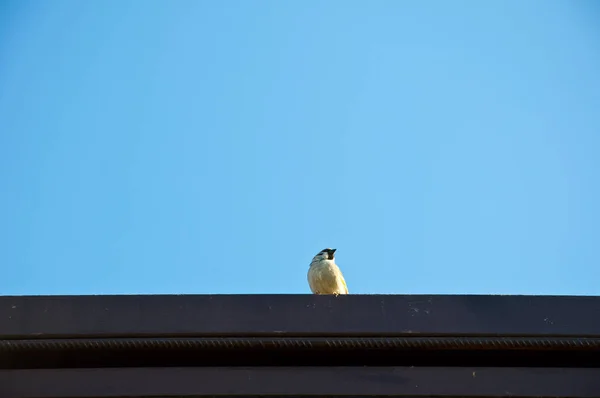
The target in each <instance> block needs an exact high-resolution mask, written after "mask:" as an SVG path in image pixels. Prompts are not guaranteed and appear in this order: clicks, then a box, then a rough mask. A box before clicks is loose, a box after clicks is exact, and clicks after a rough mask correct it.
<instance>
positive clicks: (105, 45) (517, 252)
mask: <svg viewBox="0 0 600 398" xmlns="http://www.w3.org/2000/svg"><path fill="white" fill-rule="evenodd" d="M599 172H600V5H598V3H597V2H595V1H593V0H580V1H568V0H565V1H554V0H530V1H522V0H512V1H491V0H490V1H479V0H472V1H463V0H454V1H442V0H438V1H408V0H407V1H398V0H390V1H364V0H363V1H352V0H330V1H264V0H256V1H194V0H189V1H187V0H177V1H153V0H144V1H142V0H137V1H126V0H107V1H95V2H94V1H79V0H70V1H66V0H53V1H49V2H43V1H28V0H4V1H2V2H1V3H0V248H1V251H0V270H1V271H2V273H1V277H0V294H116V293H127V294H134V293H135V294H141V293H148V294H150V293H187V294H192V293H199V294H204V293H309V292H310V291H309V288H308V284H307V280H306V273H307V271H308V265H309V263H310V260H311V258H312V257H313V256H314V255H315V254H316V253H317V252H319V251H320V250H321V249H323V248H326V247H334V248H337V249H338V252H337V262H338V264H339V265H340V267H341V268H342V271H343V273H344V275H345V277H346V280H347V283H348V287H349V289H350V293H357V294H363V293H364V294H370V293H384V294H387V293H394V294H404V293H406V294H416V293H427V294H428V293H432V294H441V293H450V294H475V293H477V294H479V293H482V294H492V293H493V294H497V293H500V294H586V295H587V294H596V295H600V241H599V240H600V239H599V238H600V177H599V174H600V173H599Z"/></svg>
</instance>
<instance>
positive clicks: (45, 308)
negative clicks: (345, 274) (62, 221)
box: [0, 295, 600, 338]
mask: <svg viewBox="0 0 600 398" xmlns="http://www.w3.org/2000/svg"><path fill="white" fill-rule="evenodd" d="M599 317H600V297H584V296H491V295H490V296H478V295H467V296H458V295H457V296H447V295H441V296H435V295H433V296H429V295H416V296H402V295H346V296H338V297H335V296H317V295H187V296H186V295H183V296H181V295H151V296H3V297H0V338H50V337H141V336H146V337H148V336H164V337H184V336H187V337H200V336H205V337H208V336H322V337H323V336H347V337H349V336H411V335H413V336H415V335H416V336H418V335H421V336H499V335H502V336H535V335H538V336H581V337H585V336H587V337H600V322H598V321H597V320H598V318H599Z"/></svg>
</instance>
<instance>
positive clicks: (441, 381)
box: [0, 367, 600, 398]
mask: <svg viewBox="0 0 600 398" xmlns="http://www.w3.org/2000/svg"><path fill="white" fill-rule="evenodd" d="M263 394H273V395H296V396H298V395H300V396H302V395H318V396H324V395H342V396H344V395H346V396H383V395H388V396H400V397H409V396H410V397H427V396H437V397H459V396H461V397H481V396H487V397H500V396H516V397H599V396H600V369H576V368H575V369H543V368H541V369H535V368H439V367H426V368H407V367H393V368H388V367H386V368H382V367H373V368H370V367H337V368H329V367H297V368H294V367H290V368H277V367H275V368H251V367H250V368H130V369H75V370H72V369H70V370H68V369H65V370H9V371H6V370H4V371H0V396H1V397H3V398H23V397H36V398H59V397H60V398H75V397H86V396H93V397H97V398H108V397H125V396H126V397H152V396H163V397H184V396H194V395H196V396H198V395H200V396H202V395H243V396H252V395H254V396H256V395H263Z"/></svg>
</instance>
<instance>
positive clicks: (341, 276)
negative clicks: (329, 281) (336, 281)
mask: <svg viewBox="0 0 600 398" xmlns="http://www.w3.org/2000/svg"><path fill="white" fill-rule="evenodd" d="M340 280H341V281H342V285H344V290H345V291H346V294H348V286H346V280H345V279H344V275H342V273H341V272H340Z"/></svg>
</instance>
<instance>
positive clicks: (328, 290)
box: [308, 248, 348, 296]
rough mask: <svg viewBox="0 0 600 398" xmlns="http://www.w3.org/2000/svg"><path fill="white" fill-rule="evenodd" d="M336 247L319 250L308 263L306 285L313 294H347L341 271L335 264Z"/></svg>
mask: <svg viewBox="0 0 600 398" xmlns="http://www.w3.org/2000/svg"><path fill="white" fill-rule="evenodd" d="M335 251H336V249H329V248H327V249H323V250H321V251H320V252H319V253H318V254H317V255H316V256H315V257H314V258H313V259H312V262H311V263H310V268H309V269H308V285H309V286H310V290H311V291H312V292H313V293H314V294H335V295H336V296H337V295H339V294H348V287H347V286H346V281H345V280H344V276H343V275H342V271H340V268H339V267H338V266H337V265H336V264H335V259H334V253H335Z"/></svg>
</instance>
